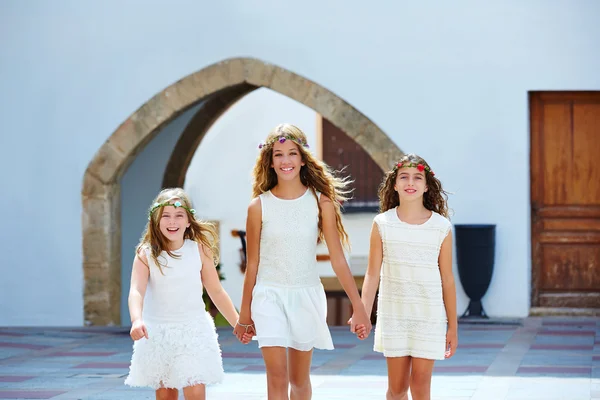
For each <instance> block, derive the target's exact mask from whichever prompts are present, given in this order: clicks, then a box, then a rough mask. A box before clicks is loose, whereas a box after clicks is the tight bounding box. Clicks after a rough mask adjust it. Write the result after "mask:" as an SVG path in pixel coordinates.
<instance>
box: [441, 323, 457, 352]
mask: <svg viewBox="0 0 600 400" xmlns="http://www.w3.org/2000/svg"><path fill="white" fill-rule="evenodd" d="M457 347H458V333H457V331H456V328H454V329H448V332H446V353H444V358H450V357H452V356H453V355H454V353H456V348H457Z"/></svg>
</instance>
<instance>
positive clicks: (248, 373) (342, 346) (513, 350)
mask: <svg viewBox="0 0 600 400" xmlns="http://www.w3.org/2000/svg"><path fill="white" fill-rule="evenodd" d="M219 334H220V343H221V346H222V350H223V362H224V367H225V373H226V377H225V380H224V382H223V383H222V384H220V385H215V386H210V387H208V389H207V393H208V395H207V398H208V399H249V400H254V399H266V377H265V372H264V363H263V361H262V358H261V355H260V352H259V350H258V348H257V345H256V342H253V343H252V344H250V345H248V346H243V345H242V344H240V343H238V342H237V340H235V338H234V337H233V336H232V335H231V330H228V329H220V330H219ZM332 334H333V341H334V344H335V347H336V350H334V351H315V354H314V361H313V370H312V384H313V399H315V400H321V399H331V400H335V399H348V398H352V399H385V391H386V376H387V375H386V365H385V360H384V358H383V357H382V356H381V355H379V354H377V353H374V352H373V351H372V344H373V342H372V336H371V338H370V339H369V340H367V341H364V342H360V341H358V340H357V339H356V338H355V337H354V336H353V335H351V334H350V333H349V332H348V330H347V328H337V327H336V328H332ZM130 357H131V339H130V338H129V335H128V332H127V331H125V330H124V329H121V328H89V329H87V328H63V329H58V328H0V399H53V400H66V399H71V400H72V399H95V400H113V399H126V400H136V399H153V398H154V392H153V391H152V390H146V389H134V388H129V387H126V386H125V385H123V380H124V377H125V375H126V374H127V371H128V366H129V359H130ZM180 398H183V395H182V394H181V395H180ZM432 398H433V399H439V400H494V399H502V400H517V399H540V400H555V399H556V400H558V399H561V400H590V399H600V318H583V317H582V318H565V317H562V318H558V317H556V318H527V319H525V320H521V321H516V322H506V323H502V322H501V321H496V323H494V324H480V323H461V324H460V325H459V349H458V353H457V354H456V355H455V356H454V357H453V358H452V359H450V360H445V361H440V362H437V363H436V367H435V371H434V375H433V383H432Z"/></svg>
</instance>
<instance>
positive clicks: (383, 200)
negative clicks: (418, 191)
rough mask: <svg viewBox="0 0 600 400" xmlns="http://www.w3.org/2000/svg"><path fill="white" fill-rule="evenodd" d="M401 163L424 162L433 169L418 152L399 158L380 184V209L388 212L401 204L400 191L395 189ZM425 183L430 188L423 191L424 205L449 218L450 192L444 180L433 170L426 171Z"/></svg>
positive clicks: (428, 167)
mask: <svg viewBox="0 0 600 400" xmlns="http://www.w3.org/2000/svg"><path fill="white" fill-rule="evenodd" d="M399 163H403V164H404V163H413V164H416V165H418V164H422V165H423V167H425V168H427V169H428V170H429V171H432V169H431V167H430V166H429V164H428V163H427V161H425V160H424V159H423V158H422V157H419V156H418V155H416V154H405V155H404V156H402V158H400V160H398V162H397V163H396V164H395V165H394V167H393V168H392V169H391V170H390V171H388V172H386V174H385V176H384V177H383V182H381V185H380V186H379V191H378V195H379V211H380V212H386V211H387V210H390V209H392V208H394V207H397V206H398V205H400V197H399V196H398V192H396V191H395V190H394V185H395V184H396V178H397V176H398V170H399V169H400V168H398V164H399ZM425 183H426V185H427V188H428V190H427V191H426V192H425V193H423V205H424V206H425V208H426V209H428V210H430V211H435V212H436V213H438V214H440V215H442V216H444V217H446V218H448V216H449V215H448V192H446V191H445V190H444V189H443V188H442V182H440V180H439V179H438V178H436V177H435V175H434V174H433V173H432V172H425Z"/></svg>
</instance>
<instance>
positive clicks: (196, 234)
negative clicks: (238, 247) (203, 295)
mask: <svg viewBox="0 0 600 400" xmlns="http://www.w3.org/2000/svg"><path fill="white" fill-rule="evenodd" d="M176 200H179V201H180V202H181V204H182V205H183V206H185V208H183V209H184V210H185V212H186V213H187V217H188V221H189V223H190V226H189V227H188V228H186V229H185V233H184V235H183V238H184V239H190V240H193V241H194V242H196V243H202V244H203V245H204V246H205V247H206V248H207V249H210V250H211V251H212V253H213V260H214V262H215V265H216V264H218V262H219V247H218V239H219V236H218V234H217V230H216V229H215V226H214V225H213V224H211V223H210V222H205V221H200V220H198V219H196V217H195V216H194V214H192V213H191V212H190V210H191V209H192V203H191V201H190V199H189V197H188V195H187V193H186V192H185V191H184V190H183V189H181V188H170V189H163V190H162V191H161V192H160V193H159V194H158V196H156V198H155V199H154V201H153V202H152V203H151V204H155V203H164V202H175V201H176ZM150 209H152V208H150ZM163 210H164V207H158V208H157V209H155V210H154V211H153V212H152V213H151V214H150V219H149V220H148V224H147V225H146V229H145V230H144V233H143V235H142V238H141V240H140V243H139V244H138V246H137V248H136V254H138V255H139V254H141V253H142V251H143V249H149V250H150V257H152V260H153V261H154V263H155V264H156V265H157V266H158V269H159V270H160V272H161V273H163V270H162V269H163V267H166V266H167V265H166V263H165V264H164V265H163V264H161V262H160V261H159V260H158V258H159V256H160V253H162V252H163V251H166V252H167V254H168V255H169V256H171V257H173V258H177V257H178V255H177V254H174V253H173V252H171V250H169V240H168V239H167V238H166V237H165V236H164V235H163V233H162V232H161V231H160V219H161V218H162V214H163Z"/></svg>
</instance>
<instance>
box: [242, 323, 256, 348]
mask: <svg viewBox="0 0 600 400" xmlns="http://www.w3.org/2000/svg"><path fill="white" fill-rule="evenodd" d="M253 336H256V329H255V328H254V325H251V326H249V327H248V330H247V331H246V332H244V333H243V335H242V340H241V342H242V343H243V344H248V343H250V341H251V340H252V337H253Z"/></svg>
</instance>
